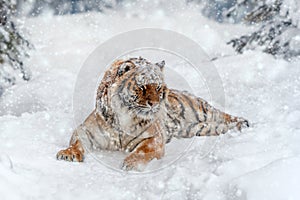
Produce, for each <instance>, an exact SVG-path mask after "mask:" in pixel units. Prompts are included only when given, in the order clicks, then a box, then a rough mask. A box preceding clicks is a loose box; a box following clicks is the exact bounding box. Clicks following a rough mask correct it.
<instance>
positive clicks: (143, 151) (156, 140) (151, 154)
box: [122, 136, 165, 171]
mask: <svg viewBox="0 0 300 200" xmlns="http://www.w3.org/2000/svg"><path fill="white" fill-rule="evenodd" d="M164 152H165V143H164V141H163V138H162V137H161V136H154V137H151V138H147V139H145V140H144V141H142V142H141V143H140V144H139V145H138V146H137V147H136V148H135V150H134V151H133V152H131V153H130V154H129V155H128V156H127V157H126V158H125V160H124V163H123V166H122V168H123V169H124V170H137V171H140V170H142V169H143V168H144V167H145V165H146V164H147V163H149V162H150V161H151V160H152V159H154V158H156V159H160V158H161V157H162V156H163V155H164Z"/></svg>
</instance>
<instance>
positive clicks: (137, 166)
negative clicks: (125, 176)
mask: <svg viewBox="0 0 300 200" xmlns="http://www.w3.org/2000/svg"><path fill="white" fill-rule="evenodd" d="M139 157H140V156H137V155H129V156H127V157H126V158H125V160H124V162H123V165H122V169H123V170H126V171H130V170H135V171H143V170H144V168H145V167H146V162H145V161H144V160H143V159H141V158H139Z"/></svg>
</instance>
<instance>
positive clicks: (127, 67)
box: [118, 62, 132, 76]
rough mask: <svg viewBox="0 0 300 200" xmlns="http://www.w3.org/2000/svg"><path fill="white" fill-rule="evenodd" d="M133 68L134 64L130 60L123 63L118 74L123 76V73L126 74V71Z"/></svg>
mask: <svg viewBox="0 0 300 200" xmlns="http://www.w3.org/2000/svg"><path fill="white" fill-rule="evenodd" d="M131 68H132V65H131V64H129V63H128V62H124V63H122V64H121V65H120V67H119V69H118V76H122V75H123V74H125V73H126V72H128V71H129V70H131Z"/></svg>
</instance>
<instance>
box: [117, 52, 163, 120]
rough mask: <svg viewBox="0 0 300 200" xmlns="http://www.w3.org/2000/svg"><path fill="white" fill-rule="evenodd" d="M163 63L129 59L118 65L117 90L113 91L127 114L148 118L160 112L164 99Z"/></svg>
mask: <svg viewBox="0 0 300 200" xmlns="http://www.w3.org/2000/svg"><path fill="white" fill-rule="evenodd" d="M164 65H165V62H164V61H162V62H160V63H155V64H153V63H151V62H149V61H147V60H146V59H143V58H141V57H140V58H131V59H128V60H126V61H124V62H122V63H121V64H120V65H119V68H118V70H117V76H118V79H119V80H118V81H117V82H118V83H119V84H118V88H117V90H115V92H116V94H115V95H118V97H119V99H120V100H121V102H120V103H121V104H122V106H124V107H126V108H127V110H128V112H129V113H131V114H134V115H136V116H139V117H143V118H148V117H151V116H153V114H155V113H157V112H158V111H159V110H160V107H161V103H162V102H163V100H164V99H165V90H166V85H165V83H164V77H163V68H164Z"/></svg>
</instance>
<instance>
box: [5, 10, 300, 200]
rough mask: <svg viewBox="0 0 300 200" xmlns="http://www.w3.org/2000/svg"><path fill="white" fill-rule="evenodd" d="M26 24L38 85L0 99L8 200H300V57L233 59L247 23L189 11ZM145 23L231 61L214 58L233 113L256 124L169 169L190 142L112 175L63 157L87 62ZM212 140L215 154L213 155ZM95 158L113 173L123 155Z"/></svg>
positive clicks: (196, 146)
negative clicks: (235, 40) (235, 41)
mask: <svg viewBox="0 0 300 200" xmlns="http://www.w3.org/2000/svg"><path fill="white" fill-rule="evenodd" d="M24 25H25V26H26V27H27V28H28V30H29V33H28V34H29V36H30V38H31V41H32V43H33V44H35V48H36V49H35V50H34V51H33V52H32V53H31V58H30V60H29V61H28V62H27V64H28V65H29V66H30V67H31V69H32V71H33V79H32V80H31V81H30V82H28V83H25V84H23V83H21V82H20V83H19V84H17V85H15V86H14V87H12V88H10V89H9V90H8V91H6V93H5V94H4V96H3V97H2V98H1V101H0V141H1V145H0V153H1V154H0V199H4V200H6V199H7V200H8V199H22V200H24V199H82V198H85V199H205V200H219V199H220V200H223V199H224V200H225V199H234V200H237V199H239V200H246V199H248V200H257V199H273V200H275V199H278V200H281V199H289V200H292V199H295V200H296V199H299V198H300V190H299V189H300V188H299V186H300V173H299V167H300V147H299V144H300V123H299V122H300V101H299V98H300V84H299V83H300V68H299V64H300V61H296V62H294V63H288V62H286V61H283V60H275V59H274V58H273V57H272V56H270V55H267V54H263V53H261V52H258V51H252V52H251V51H249V52H245V53H244V54H243V55H235V54H234V53H233V50H232V49H231V47H229V46H227V45H226V41H228V40H229V39H230V38H232V37H233V36H235V35H239V34H240V33H242V32H244V31H245V30H247V29H248V28H247V27H242V26H237V25H222V24H217V23H215V22H212V21H209V20H208V19H206V18H203V17H202V16H201V15H200V13H198V12H191V11H184V10H183V11H182V12H181V13H180V14H176V15H172V14H166V15H164V14H163V13H159V12H158V13H154V16H152V17H151V18H150V17H147V16H138V17H137V16H135V15H127V14H125V13H113V12H112V13H111V14H110V15H104V14H101V13H92V14H89V15H84V14H83V15H76V16H63V17H62V16H58V17H44V18H32V19H26V20H25V24H24ZM144 27H155V28H163V29H168V30H173V31H177V32H180V33H182V34H184V35H186V36H188V37H190V38H192V39H193V40H194V41H196V42H197V43H199V44H200V45H201V46H202V47H203V48H204V49H205V51H206V52H207V54H208V55H209V56H210V57H211V58H213V57H220V56H221V55H223V54H226V55H229V56H224V57H222V58H220V59H217V60H216V61H214V64H215V66H216V67H217V70H218V72H219V74H220V77H221V78H222V81H223V86H224V90H225V96H226V111H227V112H229V113H232V114H235V115H239V116H243V117H245V118H247V119H249V121H250V122H251V124H252V126H251V128H249V129H247V130H244V131H243V132H242V133H239V132H230V133H229V134H226V135H222V136H220V137H218V138H206V137H199V138H194V140H192V141H193V142H192V143H191V146H190V147H189V148H188V149H187V152H185V154H184V155H183V156H181V157H180V158H179V159H177V160H175V162H173V163H171V164H170V162H168V161H167V160H168V155H174V154H176V153H178V152H176V150H178V148H183V146H184V145H185V144H187V143H188V144H190V143H189V141H187V140H184V139H183V140H177V141H176V140H174V141H172V142H171V143H170V144H168V146H167V151H166V157H165V158H163V159H162V160H159V161H157V160H155V161H153V162H152V163H151V165H152V167H153V166H156V167H157V166H158V167H160V166H161V167H163V166H167V167H165V168H162V169H160V170H157V171H152V172H150V171H149V170H148V172H147V169H146V172H147V173H127V172H122V171H117V170H112V169H111V168H108V167H106V166H105V165H104V164H103V163H102V162H99V161H98V160H97V159H94V157H93V156H92V155H88V156H87V157H86V160H85V162H84V163H69V162H62V161H57V160H56V158H55V155H56V152H57V151H58V150H60V149H62V148H65V147H67V144H68V141H69V139H70V136H71V133H72V129H73V128H74V125H73V115H72V110H71V109H72V95H73V90H74V85H75V81H76V75H77V73H78V72H79V70H80V67H81V66H82V64H83V62H84V61H85V59H86V58H87V57H88V55H89V54H90V53H91V52H92V51H93V50H94V49H95V48H96V47H97V46H98V45H99V44H101V42H104V41H106V40H107V39H109V38H110V37H112V36H114V35H116V34H118V33H121V32H125V31H128V30H132V29H137V28H144ZM166 76H168V75H166ZM199 93H200V94H201V91H199ZM207 144H212V147H213V148H211V149H210V151H209V153H207V154H206V153H204V151H205V152H208V151H207V149H204V148H203V145H206V146H207ZM97 155H98V157H97V158H99V157H102V161H103V162H104V163H106V164H107V163H110V164H112V165H113V166H114V167H116V166H118V165H120V163H121V162H122V159H123V158H124V156H125V155H124V154H122V153H117V152H100V153H99V154H97ZM151 165H150V166H149V167H150V168H151Z"/></svg>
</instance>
